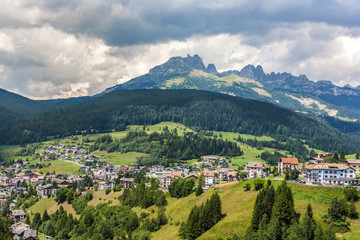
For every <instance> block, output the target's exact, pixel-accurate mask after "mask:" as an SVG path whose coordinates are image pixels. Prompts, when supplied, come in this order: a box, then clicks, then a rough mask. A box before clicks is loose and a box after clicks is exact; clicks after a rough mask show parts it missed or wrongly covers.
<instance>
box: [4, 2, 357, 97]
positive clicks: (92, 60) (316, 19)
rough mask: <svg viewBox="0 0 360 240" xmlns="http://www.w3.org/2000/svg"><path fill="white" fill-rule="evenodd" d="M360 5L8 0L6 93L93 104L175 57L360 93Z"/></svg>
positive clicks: (5, 49) (5, 44) (349, 3)
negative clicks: (91, 98)
mask: <svg viewBox="0 0 360 240" xmlns="http://www.w3.org/2000/svg"><path fill="white" fill-rule="evenodd" d="M359 12H360V1H358V0H348V1H346V0H338V1H335V0H334V1H325V0H324V1H316V0H313V1H311V0H303V1H298V0H295V1H290V0H280V1H276V0H271V1H270V0H261V1H260V0H249V1H240V0H207V1H201V0H156V1H149V0H124V1H116V0H77V1H75V0H51V1H49V0H33V1H32V0H1V1H0V88H4V89H7V90H10V91H13V92H17V93H19V94H22V95H25V96H28V97H31V98H35V99H46V98H60V97H61V98H63V97H76V96H83V95H92V94H96V93H99V92H101V91H103V90H104V89H106V88H108V87H110V86H113V85H116V84H119V83H123V82H125V81H127V80H129V79H131V78H133V77H136V76H139V75H142V74H145V73H147V72H148V71H149V69H150V68H152V67H154V66H156V65H159V64H161V63H163V62H164V61H166V60H167V59H168V58H169V57H172V56H186V54H188V53H189V54H191V55H193V54H198V55H199V56H200V57H202V58H203V60H204V63H205V64H208V63H214V64H215V65H216V66H217V69H218V70H219V71H222V70H229V69H237V70H240V69H241V68H242V67H244V66H245V65H247V64H254V65H258V64H260V65H262V66H263V68H264V70H265V72H291V73H293V74H295V75H299V74H306V75H307V76H308V78H309V79H311V80H315V81H316V80H324V79H326V80H330V81H332V82H333V83H335V84H337V85H344V84H351V85H352V86H357V85H360V14H359Z"/></svg>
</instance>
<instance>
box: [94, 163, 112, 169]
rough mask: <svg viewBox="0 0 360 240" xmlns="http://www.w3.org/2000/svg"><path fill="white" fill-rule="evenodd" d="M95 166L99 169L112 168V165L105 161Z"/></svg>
mask: <svg viewBox="0 0 360 240" xmlns="http://www.w3.org/2000/svg"><path fill="white" fill-rule="evenodd" d="M97 166H98V167H100V168H112V167H113V164H112V163H109V162H105V161H98V162H97Z"/></svg>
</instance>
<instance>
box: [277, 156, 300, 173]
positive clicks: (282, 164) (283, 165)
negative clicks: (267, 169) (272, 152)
mask: <svg viewBox="0 0 360 240" xmlns="http://www.w3.org/2000/svg"><path fill="white" fill-rule="evenodd" d="M293 169H297V170H299V160H298V159H297V158H281V159H280V161H279V162H278V171H279V174H285V173H286V172H291V170H293Z"/></svg>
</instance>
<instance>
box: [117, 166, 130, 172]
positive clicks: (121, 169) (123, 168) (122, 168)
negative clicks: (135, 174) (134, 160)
mask: <svg viewBox="0 0 360 240" xmlns="http://www.w3.org/2000/svg"><path fill="white" fill-rule="evenodd" d="M118 169H119V171H126V170H128V166H127V165H119V167H118Z"/></svg>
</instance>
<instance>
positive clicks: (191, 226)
mask: <svg viewBox="0 0 360 240" xmlns="http://www.w3.org/2000/svg"><path fill="white" fill-rule="evenodd" d="M199 215H200V211H199V207H197V206H195V207H193V209H191V212H190V215H189V219H188V221H187V222H186V229H185V235H186V238H187V239H190V240H193V239H196V238H197V237H199V236H200V235H201V233H202V230H201V227H200V224H199Z"/></svg>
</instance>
